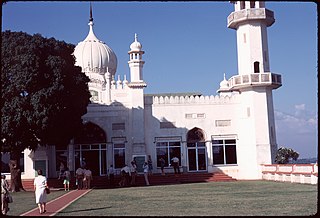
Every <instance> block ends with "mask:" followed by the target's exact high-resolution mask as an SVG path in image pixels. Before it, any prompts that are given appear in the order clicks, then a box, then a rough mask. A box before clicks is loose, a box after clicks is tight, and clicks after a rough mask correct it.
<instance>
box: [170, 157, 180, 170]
mask: <svg viewBox="0 0 320 218" xmlns="http://www.w3.org/2000/svg"><path fill="white" fill-rule="evenodd" d="M171 161H172V165H173V169H174V174H180V168H179V158H177V157H176V156H174V157H173V158H172V159H171Z"/></svg>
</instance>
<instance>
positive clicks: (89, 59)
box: [73, 7, 117, 75]
mask: <svg viewBox="0 0 320 218" xmlns="http://www.w3.org/2000/svg"><path fill="white" fill-rule="evenodd" d="M88 25H89V27H90V30H89V34H88V36H87V37H86V38H85V40H84V41H82V42H80V43H78V45H77V46H76V47H75V49H74V53H73V54H74V56H75V58H76V63H75V65H76V66H80V67H81V68H82V72H93V73H99V74H102V75H103V74H105V73H107V72H109V73H110V74H111V75H115V73H116V70H117V56H116V55H115V53H114V52H113V50H112V49H111V48H110V47H108V45H106V44H105V43H104V42H102V41H100V40H99V39H98V38H97V37H96V36H95V34H94V32H93V18H92V11H91V7H90V20H89V24H88Z"/></svg>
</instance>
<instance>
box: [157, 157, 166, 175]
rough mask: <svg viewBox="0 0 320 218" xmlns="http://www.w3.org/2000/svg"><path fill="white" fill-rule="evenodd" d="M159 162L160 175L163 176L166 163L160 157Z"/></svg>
mask: <svg viewBox="0 0 320 218" xmlns="http://www.w3.org/2000/svg"><path fill="white" fill-rule="evenodd" d="M159 162H160V167H161V175H162V176H164V175H165V173H164V166H165V164H166V161H165V160H164V159H163V158H162V157H160V159H159Z"/></svg>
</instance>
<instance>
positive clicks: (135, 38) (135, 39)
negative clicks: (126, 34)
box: [134, 33, 138, 42]
mask: <svg viewBox="0 0 320 218" xmlns="http://www.w3.org/2000/svg"><path fill="white" fill-rule="evenodd" d="M134 41H135V42H137V41H138V34H136V33H135V34H134Z"/></svg>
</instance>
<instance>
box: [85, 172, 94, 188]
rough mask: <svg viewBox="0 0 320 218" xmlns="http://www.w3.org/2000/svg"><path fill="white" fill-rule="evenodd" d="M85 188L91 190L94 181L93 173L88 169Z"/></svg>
mask: <svg viewBox="0 0 320 218" xmlns="http://www.w3.org/2000/svg"><path fill="white" fill-rule="evenodd" d="M83 174H84V179H83V181H84V188H85V189H90V188H91V180H92V172H91V170H90V169H89V168H86V169H85V170H84V173H83Z"/></svg>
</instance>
